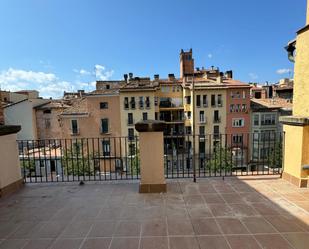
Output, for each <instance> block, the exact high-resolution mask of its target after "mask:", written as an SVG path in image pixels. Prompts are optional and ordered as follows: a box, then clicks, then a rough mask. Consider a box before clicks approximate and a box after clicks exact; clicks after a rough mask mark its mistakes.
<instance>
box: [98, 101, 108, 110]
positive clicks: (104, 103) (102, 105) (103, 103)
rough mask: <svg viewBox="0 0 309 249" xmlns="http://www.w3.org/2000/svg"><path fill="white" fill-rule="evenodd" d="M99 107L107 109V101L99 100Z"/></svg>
mask: <svg viewBox="0 0 309 249" xmlns="http://www.w3.org/2000/svg"><path fill="white" fill-rule="evenodd" d="M100 109H108V102H101V103H100Z"/></svg>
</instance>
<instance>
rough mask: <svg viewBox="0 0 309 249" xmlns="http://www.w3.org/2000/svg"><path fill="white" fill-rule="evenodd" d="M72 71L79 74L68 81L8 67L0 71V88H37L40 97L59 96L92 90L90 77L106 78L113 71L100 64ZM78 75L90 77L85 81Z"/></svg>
mask: <svg viewBox="0 0 309 249" xmlns="http://www.w3.org/2000/svg"><path fill="white" fill-rule="evenodd" d="M73 71H74V72H76V73H78V74H79V75H78V77H76V78H75V80H73V82H69V81H66V80H63V79H60V78H59V77H58V76H57V75H56V74H54V73H45V72H40V71H31V70H29V71H27V70H23V69H15V68H9V69H7V70H3V71H0V88H1V89H3V90H9V91H20V90H37V91H39V92H40V96H41V97H44V98H49V97H53V98H60V97H62V96H63V92H64V91H66V92H69V91H77V90H79V89H84V90H86V91H92V90H94V89H95V85H96V82H95V81H94V79H93V78H92V77H93V76H95V77H96V79H97V80H108V79H110V78H111V77H112V75H113V73H114V71H113V70H110V71H107V70H106V69H105V67H104V66H102V65H95V69H94V71H92V72H91V71H88V70H85V69H78V70H77V69H74V70H73ZM80 76H85V77H86V76H90V77H91V76H92V77H91V78H90V79H89V82H87V81H84V80H83V81H81V77H80Z"/></svg>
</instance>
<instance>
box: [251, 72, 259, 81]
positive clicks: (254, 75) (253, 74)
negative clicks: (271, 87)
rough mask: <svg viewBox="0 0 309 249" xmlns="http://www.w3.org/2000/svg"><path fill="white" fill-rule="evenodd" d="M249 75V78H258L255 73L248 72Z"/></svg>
mask: <svg viewBox="0 0 309 249" xmlns="http://www.w3.org/2000/svg"><path fill="white" fill-rule="evenodd" d="M249 77H250V78H251V80H257V79H258V78H259V76H258V75H257V74H256V73H249Z"/></svg>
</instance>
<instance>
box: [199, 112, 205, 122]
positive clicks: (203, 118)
mask: <svg viewBox="0 0 309 249" xmlns="http://www.w3.org/2000/svg"><path fill="white" fill-rule="evenodd" d="M205 121H206V120H205V113H204V111H200V122H201V123H205Z"/></svg>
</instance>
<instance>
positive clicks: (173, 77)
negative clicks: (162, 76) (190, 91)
mask: <svg viewBox="0 0 309 249" xmlns="http://www.w3.org/2000/svg"><path fill="white" fill-rule="evenodd" d="M174 79H175V75H174V74H173V73H170V74H168V80H169V81H173V80H174Z"/></svg>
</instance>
